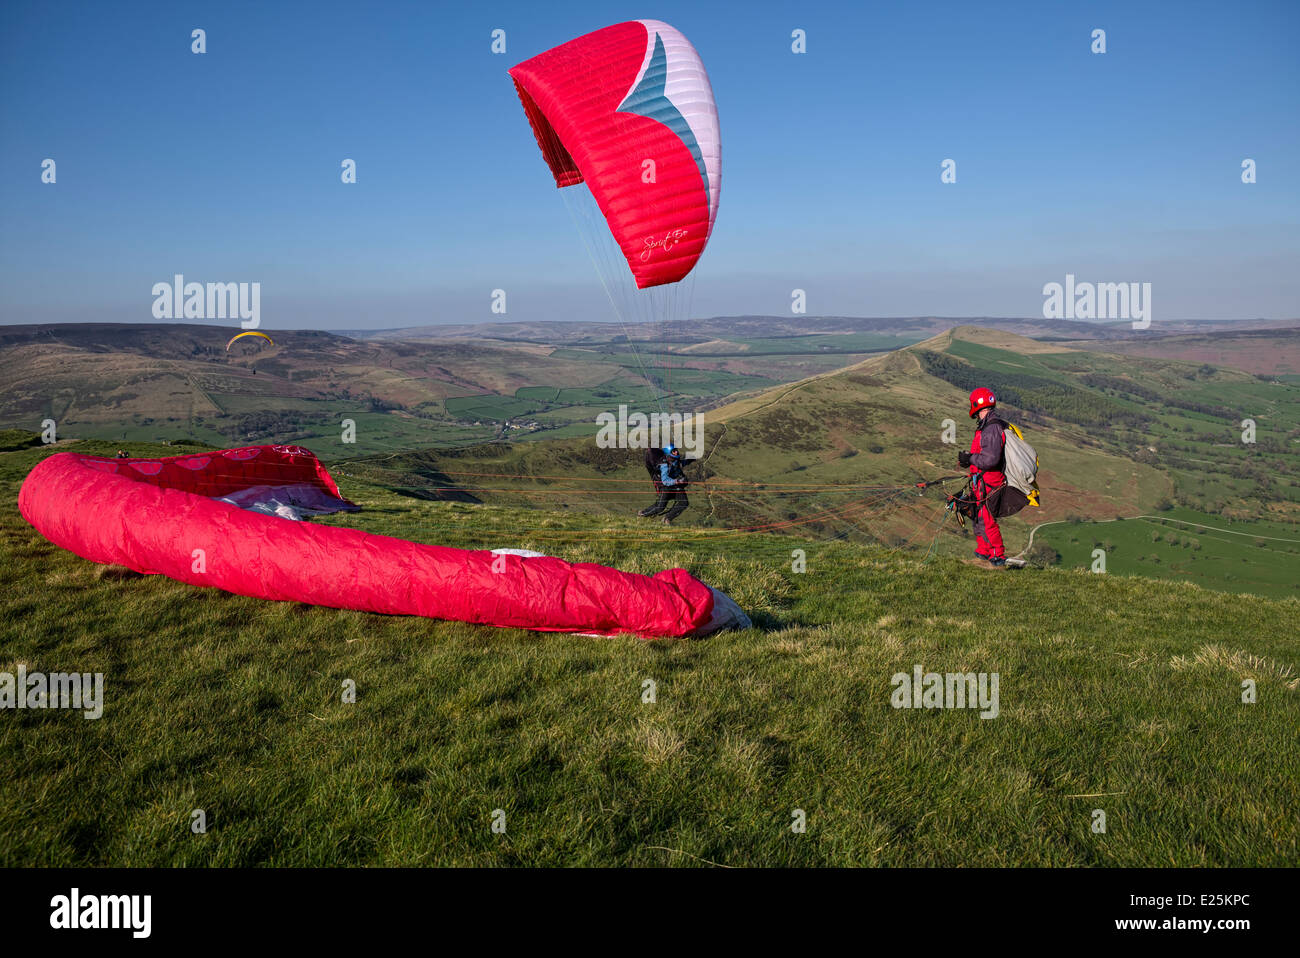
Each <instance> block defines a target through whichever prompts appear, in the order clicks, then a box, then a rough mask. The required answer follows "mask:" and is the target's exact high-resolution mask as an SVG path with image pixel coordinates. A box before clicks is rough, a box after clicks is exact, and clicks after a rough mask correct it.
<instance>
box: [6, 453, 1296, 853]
mask: <svg viewBox="0 0 1300 958" xmlns="http://www.w3.org/2000/svg"><path fill="white" fill-rule="evenodd" d="M65 448H73V447H65ZM75 448H80V449H83V450H86V451H101V452H107V451H109V450H110V449H111V448H112V447H111V446H109V445H107V444H94V443H86V444H79V445H77V446H75ZM131 451H132V452H133V453H134V454H137V455H145V454H161V453H167V452H174V451H175V450H174V449H171V448H165V447H146V446H140V447H134V448H132V449H131ZM49 452H50V450H48V449H42V448H25V449H24V448H18V449H11V450H10V451H6V452H3V453H0V501H3V503H4V505H3V508H2V509H0V573H2V574H3V576H4V580H5V582H6V583H7V584H8V586H9V587H8V588H6V589H5V590H4V594H3V598H0V603H2V608H0V623H3V624H2V625H0V630H2V633H3V641H2V642H0V671H10V672H12V671H13V670H15V669H16V668H17V666H18V664H19V663H23V664H25V665H26V666H27V667H28V668H29V669H33V670H36V669H45V670H51V671H53V670H71V669H77V670H83V671H92V672H94V671H99V672H103V673H104V674H105V677H106V679H105V681H106V705H105V710H104V715H103V718H102V719H100V720H98V721H85V720H83V719H82V718H80V717H79V716H77V715H75V714H69V713H58V712H38V711H14V712H5V713H4V714H0V744H2V745H3V747H4V748H5V754H6V755H7V756H8V759H7V761H6V762H5V763H4V765H3V768H2V769H0V834H4V835H5V836H6V837H7V840H6V842H5V844H4V845H3V847H0V865H4V866H14V865H32V864H39V865H73V864H78V865H79V864H93V865H152V864H163V865H188V866H200V865H228V866H246V865H256V864H270V865H341V864H350V865H362V864H366V865H492V864H527V865H611V864H620V865H686V866H694V865H706V864H717V865H730V866H737V865H840V866H842V865H891V866H914V865H950V866H964V865H971V864H980V865H1128V866H1155V865H1176V866H1194V865H1288V864H1293V863H1294V862H1295V860H1296V857H1297V854H1298V853H1300V847H1298V837H1300V836H1298V833H1300V824H1298V823H1297V818H1296V816H1295V813H1294V810H1295V808H1296V807H1297V805H1298V804H1300V757H1298V756H1297V753H1296V750H1295V749H1294V748H1290V747H1287V743H1290V742H1292V741H1294V738H1295V734H1296V729H1297V727H1300V691H1298V688H1297V686H1298V685H1300V682H1298V681H1297V678H1296V668H1297V661H1298V660H1300V647H1298V644H1297V641H1296V638H1295V630H1294V629H1293V628H1290V627H1289V623H1292V622H1294V621H1295V619H1296V615H1297V613H1298V612H1300V602H1297V601H1296V600H1294V599H1292V600H1289V601H1270V600H1265V599H1258V598H1245V599H1243V598H1242V597H1239V596H1230V595H1225V594H1221V593H1215V592H1210V591H1206V590H1202V589H1199V588H1196V587H1194V586H1191V585H1187V584H1181V583H1166V582H1154V581H1150V580H1146V579H1139V578H1121V577H1117V576H1110V575H1105V576H1102V575H1090V574H1083V573H1078V572H1068V571H1058V570H1052V569H1048V570H1025V571H1021V572H1004V573H990V572H987V571H983V570H978V569H975V568H972V567H970V566H967V565H964V564H962V563H960V562H956V561H952V560H948V559H942V558H939V559H932V560H931V561H929V562H925V563H922V562H920V561H918V560H917V558H916V557H915V556H914V555H911V554H906V553H900V552H896V551H889V550H885V549H881V548H878V547H868V546H861V545H856V544H852V543H848V542H842V541H841V542H834V543H823V542H817V541H812V540H809V541H802V542H801V541H798V540H793V539H791V538H789V537H777V536H766V535H758V534H750V535H745V536H735V535H733V534H729V533H726V532H725V531H717V530H710V529H707V528H703V529H676V528H674V529H665V528H664V527H662V526H658V527H654V526H645V525H639V524H637V523H636V522H634V521H632V520H627V519H618V518H611V517H600V516H596V515H593V514H591V513H590V512H587V511H585V510H584V511H582V512H578V510H576V509H575V510H571V511H570V512H568V513H563V512H557V511H553V510H548V511H546V512H538V511H535V510H526V509H525V510H521V509H512V508H506V507H499V506H476V505H470V504H465V503H448V502H423V501H418V500H414V499H411V498H409V497H404V496H400V495H397V494H394V493H391V492H387V491H385V490H384V489H382V488H379V487H376V486H371V485H365V484H361V483H359V482H358V481H357V480H356V479H354V478H349V477H343V479H342V480H341V485H342V487H343V491H344V493H345V494H346V495H348V496H350V497H352V498H354V499H356V500H357V501H359V502H361V503H362V504H363V505H364V506H365V507H366V511H365V512H363V513H360V514H358V515H353V516H347V517H332V518H331V519H329V520H327V521H330V522H338V523H344V524H348V525H355V526H358V527H361V528H365V529H369V530H372V531H378V532H385V533H389V534H395V535H401V536H405V537H408V538H413V539H417V540H422V541H430V542H441V543H448V544H454V545H461V546H469V547H473V546H487V545H491V546H498V545H517V546H524V547H530V548H536V549H540V550H543V551H547V552H550V553H552V554H555V555H559V556H563V557H565V558H569V559H589V560H593V561H600V562H607V563H611V564H614V565H617V566H619V567H622V568H625V569H631V570H634V571H656V570H658V569H660V568H664V567H669V566H676V565H680V566H683V567H685V568H688V569H690V570H691V571H692V572H695V573H697V574H699V575H701V576H702V577H704V578H706V580H707V581H710V582H712V583H714V584H716V585H717V586H719V587H721V588H723V589H725V590H727V591H729V592H731V593H732V594H733V595H734V596H735V597H736V598H737V599H738V600H739V601H740V602H741V603H742V605H744V606H745V607H746V608H747V609H748V610H749V611H750V612H751V614H753V616H754V618H755V622H756V627H755V628H754V629H751V630H748V631H746V632H743V633H732V634H725V635H720V636H717V637H714V638H712V639H708V640H697V641H669V642H642V641H639V640H637V639H634V638H628V637H624V638H615V639H591V638H583V637H578V636H568V635H537V634H529V633H525V632H519V631H515V630H492V629H487V628H479V627H471V626H465V625H460V624H455V623H441V622H432V621H427V620H420V619H413V618H395V617H382V616H374V615H367V614H362V613H354V612H346V611H335V610H329V609H322V608H311V607H306V606H301V605H295V604H291V603H268V602H261V601H258V600H253V599H244V598H240V597H236V596H230V595H226V594H223V593H219V592H215V591H212V590H203V589H197V588H193V587H189V586H184V585H181V584H178V583H174V582H170V581H167V580H164V579H160V578H152V577H150V578H145V577H138V576H129V575H128V576H122V575H116V574H113V572H112V570H111V569H107V568H105V567H99V566H95V565H92V564H90V563H87V562H84V561H82V560H80V559H77V558H76V557H74V556H72V555H71V554H69V553H66V552H63V551H61V550H59V549H57V548H55V547H53V546H51V545H50V544H48V543H46V542H45V541H44V540H43V539H41V538H40V537H39V536H38V535H37V534H36V533H35V532H34V530H32V529H31V528H30V527H28V526H27V525H26V524H25V523H24V522H23V521H22V519H21V518H20V517H19V516H18V514H17V511H16V506H15V501H16V495H17V489H18V486H19V483H20V481H21V479H22V478H23V476H24V475H25V474H26V472H27V471H28V470H29V469H30V468H31V467H32V466H33V465H34V464H35V463H36V462H37V461H39V459H40V458H41V457H42V456H44V455H47V454H49ZM71 505H75V504H70V506H71ZM795 546H799V547H802V548H805V549H806V551H807V571H806V572H805V573H802V574H798V573H795V572H793V571H792V568H791V564H790V550H791V548H792V547H795ZM992 610H997V611H996V612H993V611H992ZM915 665H920V666H921V667H922V668H923V669H924V670H927V671H937V672H949V671H953V672H956V671H961V672H966V671H972V672H988V673H992V672H996V673H998V675H999V677H1000V711H999V714H998V716H997V717H996V718H994V719H989V720H985V719H981V718H980V717H979V716H978V714H977V713H975V712H974V711H970V710H950V711H942V710H915V711H913V710H896V709H894V708H892V707H891V706H890V704H889V703H890V695H891V691H892V688H891V676H893V675H894V674H895V673H898V672H910V671H911V670H912V668H913V666H915ZM1248 678H1249V679H1253V680H1255V681H1256V682H1257V683H1258V691H1259V701H1258V703H1257V704H1254V705H1244V704H1242V703H1241V700H1240V698H1241V682H1242V680H1243V679H1248ZM345 679H352V680H354V681H355V682H356V683H357V688H358V699H357V702H356V704H353V705H346V704H343V703H342V702H341V701H340V688H341V683H342V682H343V681H344V680H345ZM647 679H650V680H653V681H654V682H655V683H656V692H657V694H656V699H657V700H656V701H655V703H654V704H643V701H642V694H643V693H642V689H643V682H644V681H645V680H647ZM198 808H201V809H204V810H205V811H206V814H207V817H208V832H207V834H204V835H196V834H193V833H192V832H191V830H190V827H189V826H190V821H191V818H190V815H191V812H192V810H194V809H198ZM496 809H501V810H503V811H504V812H505V815H506V825H507V827H506V831H505V833H504V834H496V833H494V832H493V831H492V830H491V827H490V825H491V821H492V816H493V813H494V810H496ZM796 809H802V810H803V811H804V812H805V814H806V816H807V823H808V824H807V831H806V832H805V833H803V834H796V833H793V832H792V831H791V828H790V824H791V822H792V814H793V812H794V810H796ZM1095 809H1101V810H1103V811H1105V813H1106V815H1107V831H1106V833H1105V834H1096V833H1093V832H1092V831H1091V830H1090V824H1091V822H1092V821H1093V812H1094V810H1095Z"/></svg>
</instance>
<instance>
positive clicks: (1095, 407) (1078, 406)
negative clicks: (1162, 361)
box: [918, 350, 1154, 429]
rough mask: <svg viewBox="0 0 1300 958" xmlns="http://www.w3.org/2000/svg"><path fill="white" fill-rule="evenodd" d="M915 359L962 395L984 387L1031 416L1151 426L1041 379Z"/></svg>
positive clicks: (925, 356)
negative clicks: (1034, 414)
mask: <svg viewBox="0 0 1300 958" xmlns="http://www.w3.org/2000/svg"><path fill="white" fill-rule="evenodd" d="M918 355H919V356H920V359H921V362H922V364H923V365H924V366H925V370H926V372H928V373H929V374H930V375H931V376H935V377H937V378H939V379H942V380H943V381H944V382H946V383H950V384H951V385H953V386H956V387H957V388H958V389H961V390H963V391H969V390H972V389H975V388H977V387H979V386H987V387H988V388H989V389H992V390H993V392H994V393H995V394H996V395H997V397H998V403H999V404H1010V405H1012V406H1016V407H1018V408H1020V409H1023V410H1025V411H1027V412H1030V413H1036V414H1038V415H1042V416H1051V417H1052V418H1054V419H1060V420H1062V421H1064V422H1073V423H1079V424H1081V425H1096V426H1106V427H1110V428H1114V427H1116V426H1127V427H1129V428H1132V429H1145V428H1147V427H1149V426H1150V425H1151V423H1152V422H1154V419H1153V418H1152V417H1151V416H1148V415H1146V414H1145V413H1138V412H1133V411H1132V410H1129V409H1125V408H1124V407H1123V406H1120V405H1119V404H1118V403H1115V402H1113V401H1111V400H1110V399H1108V398H1106V397H1105V396H1103V395H1099V394H1097V393H1093V392H1089V391H1088V390H1086V389H1078V388H1076V387H1074V386H1070V385H1068V384H1066V383H1061V382H1057V381H1056V380H1053V379H1048V378H1046V377H1044V376H1034V375H1031V374H1028V373H1010V372H1001V371H996V372H995V371H992V370H987V369H978V368H976V367H974V366H970V365H968V364H966V363H963V362H961V361H960V360H958V359H955V358H953V357H951V356H946V355H943V354H942V353H932V352H928V351H926V350H920V351H919V352H918Z"/></svg>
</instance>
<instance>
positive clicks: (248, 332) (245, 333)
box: [226, 329, 275, 352]
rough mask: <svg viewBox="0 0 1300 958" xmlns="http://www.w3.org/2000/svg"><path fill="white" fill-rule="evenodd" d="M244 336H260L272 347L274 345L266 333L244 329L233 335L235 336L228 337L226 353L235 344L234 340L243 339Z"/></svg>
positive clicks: (273, 341)
mask: <svg viewBox="0 0 1300 958" xmlns="http://www.w3.org/2000/svg"><path fill="white" fill-rule="evenodd" d="M245 336H261V337H262V338H263V339H265V340H266V341H267V342H268V343H270V344H271V345H272V346H274V345H275V340H273V339H272V338H271V337H270V336H268V335H266V333H261V332H258V331H257V330H255V329H246V330H244V331H243V332H242V333H235V335H233V336H231V337H230V342H228V343H226V352H230V347H231V346H233V345H234V344H235V341H236V340H239V339H243V338H244V337H245Z"/></svg>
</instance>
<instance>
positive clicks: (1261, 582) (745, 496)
mask: <svg viewBox="0 0 1300 958" xmlns="http://www.w3.org/2000/svg"><path fill="white" fill-rule="evenodd" d="M975 384H988V385H990V386H992V387H993V388H994V389H995V391H996V392H997V393H998V394H999V395H1000V396H1001V397H1003V401H1002V408H1003V411H1004V414H1005V415H1006V416H1008V417H1009V418H1011V419H1012V421H1014V422H1016V423H1018V424H1020V425H1021V426H1023V427H1024V429H1025V431H1026V435H1027V438H1028V439H1029V440H1030V442H1031V443H1033V445H1034V446H1035V448H1036V449H1037V450H1038V452H1039V456H1040V461H1041V462H1042V470H1041V473H1040V485H1041V486H1042V489H1043V497H1042V499H1043V505H1042V507H1041V508H1039V509H1036V510H1034V509H1028V510H1026V511H1025V512H1024V513H1022V514H1021V515H1020V516H1017V517H1015V518H1013V519H1010V520H1007V521H1006V522H1005V523H1004V531H1005V533H1006V536H1007V540H1008V544H1009V546H1011V547H1012V548H1011V551H1012V553H1015V552H1019V551H1021V550H1022V549H1025V548H1026V547H1027V546H1028V545H1029V544H1030V532H1031V530H1032V529H1033V527H1035V526H1039V525H1042V528H1041V530H1040V532H1039V533H1038V534H1037V535H1036V537H1035V539H1034V545H1035V550H1034V554H1033V556H1032V558H1034V559H1035V561H1037V562H1039V563H1040V564H1041V563H1053V562H1060V563H1062V564H1065V565H1066V566H1068V567H1072V568H1090V567H1091V565H1092V561H1093V558H1092V548H1094V546H1092V545H1091V541H1092V539H1091V538H1089V548H1088V549H1086V550H1085V549H1083V541H1082V538H1081V536H1082V537H1083V538H1088V537H1095V538H1096V539H1097V541H1098V542H1101V541H1103V540H1105V541H1109V542H1110V544H1111V548H1110V550H1109V552H1108V557H1109V561H1110V563H1111V565H1110V568H1109V571H1110V572H1111V573H1113V574H1141V575H1154V576H1157V577H1171V576H1180V575H1186V576H1190V577H1192V578H1193V579H1194V580H1195V581H1197V582H1200V583H1201V584H1203V585H1208V586H1211V587H1214V588H1221V589H1226V590H1230V591H1238V592H1258V593H1262V594H1269V595H1290V594H1294V583H1297V582H1300V556H1297V555H1296V554H1295V553H1294V552H1292V551H1291V547H1292V544H1291V543H1287V542H1283V541H1274V540H1284V539H1288V538H1290V539H1296V540H1300V529H1298V528H1297V527H1296V516H1297V514H1300V513H1298V511H1297V505H1298V503H1297V499H1298V498H1300V484H1297V481H1296V477H1297V476H1300V469H1298V467H1300V458H1297V457H1298V456H1300V446H1297V444H1296V443H1295V442H1294V441H1293V438H1294V436H1296V435H1300V388H1297V387H1295V386H1289V385H1280V384H1274V383H1267V382H1263V381H1261V380H1259V379H1258V378H1256V377H1254V376H1250V375H1248V374H1245V373H1241V372H1236V371H1233V370H1223V369H1217V368H1211V367H1208V366H1205V365H1204V364H1200V365H1197V364H1189V363H1182V362H1169V361H1160V360H1152V359H1146V358H1137V357H1125V356H1116V355H1113V354H1099V353H1090V352H1086V351H1081V350H1075V349H1065V348H1063V347H1061V346H1059V345H1056V344H1051V343H1041V342H1037V341H1034V340H1028V339H1024V338H1022V337H1019V336H1016V335H1015V334H1012V333H1009V332H1005V331H998V330H983V329H979V328H976V327H958V328H956V329H954V330H951V331H949V332H947V333H944V334H941V335H940V336H937V337H934V338H932V339H930V340H926V341H925V342H922V343H918V344H916V345H915V346H912V347H909V348H907V349H903V350H899V351H896V352H892V353H888V354H883V355H879V356H875V357H871V358H869V359H866V360H864V361H862V362H859V363H857V364H854V365H852V366H850V367H847V368H843V369H838V370H831V371H828V372H826V373H823V374H820V375H817V376H813V377H810V378H807V379H803V380H800V381H798V382H795V383H789V384H784V385H781V386H776V387H773V388H771V389H768V390H759V391H755V392H753V393H750V394H748V395H747V396H745V398H742V399H739V400H737V401H734V402H732V403H729V404H724V405H722V406H720V407H718V408H716V409H713V410H711V411H709V412H707V413H706V414H705V415H706V421H707V427H706V435H705V442H704V444H703V454H702V457H701V458H702V461H701V462H700V463H697V464H696V465H694V466H692V467H691V468H690V470H689V471H690V472H691V474H692V475H693V477H694V478H696V479H697V480H707V481H697V482H696V484H695V485H694V487H693V491H692V493H691V495H692V502H693V506H692V509H691V511H689V512H687V513H686V514H685V516H684V517H683V519H682V520H681V521H682V522H685V523H687V524H688V525H690V526H692V527H700V528H704V529H709V530H732V531H733V532H736V533H739V534H743V533H744V531H745V530H750V529H758V530H763V531H780V532H784V533H787V534H791V535H796V536H805V537H810V538H817V539H825V538H828V537H842V536H847V537H850V538H853V539H857V540H859V541H876V542H880V543H884V544H888V545H894V546H902V545H907V546H909V547H912V548H915V549H917V550H918V551H919V552H926V551H937V552H939V553H941V554H948V555H966V554H968V553H969V551H970V550H971V540H970V538H969V532H968V531H966V530H962V529H959V528H958V527H957V526H956V524H955V522H951V521H949V522H946V523H941V520H942V519H943V512H942V507H941V503H942V495H941V494H939V493H936V492H933V491H932V492H929V493H927V494H926V495H925V496H920V495H895V494H893V493H890V492H888V491H887V490H888V489H890V488H891V487H892V488H895V489H897V488H899V487H904V486H907V485H910V484H912V483H915V482H917V481H918V480H924V479H932V478H936V477H940V476H945V475H952V474H954V473H956V472H958V471H959V470H958V469H957V468H956V464H955V458H956V452H957V450H958V449H961V448H965V447H966V445H967V444H968V443H969V441H970V430H971V425H970V421H969V419H968V418H967V416H966V396H967V394H968V392H969V391H970V389H971V388H972V387H973V386H974V385H975ZM1242 409H1249V410H1252V411H1253V413H1254V416H1255V417H1256V420H1257V427H1256V436H1255V439H1256V441H1255V443H1254V444H1243V443H1241V442H1236V443H1234V442H1233V440H1234V439H1239V437H1240V431H1241V430H1240V420H1241V419H1242V418H1245V416H1244V414H1242V413H1240V412H1239V410H1242ZM945 420H951V421H952V424H953V426H954V427H955V436H956V439H957V442H956V443H955V444H948V443H946V442H945V441H944V436H943V434H944V432H945V425H944V423H945ZM575 429H576V430H583V431H585V435H580V436H577V437H574V438H569V439H564V440H555V441H551V442H546V443H542V444H540V445H537V444H523V445H521V444H494V445H489V446H483V447H474V448H468V449H459V450H440V451H436V452H427V453H419V454H410V455H399V456H387V455H385V456H382V457H361V458H360V459H358V460H355V461H352V462H348V463H345V464H342V465H341V468H342V469H343V470H344V471H345V472H347V473H349V474H352V475H356V476H357V477H360V478H366V479H370V480H373V481H378V482H383V483H385V484H387V485H388V486H389V487H390V488H392V489H395V490H403V491H405V492H407V493H408V494H411V495H418V496H423V497H429V496H434V497H436V496H438V495H444V494H445V495H451V494H452V491H454V493H455V495H457V496H461V495H471V496H473V497H474V498H475V499H476V500H478V501H483V502H490V503H496V504H501V505H513V506H518V505H523V504H531V505H534V506H536V507H538V508H541V509H549V510H556V509H559V510H575V509H578V510H582V511H585V512H591V513H595V514H623V515H628V514H630V513H632V512H634V511H635V509H636V508H639V507H640V506H642V505H644V504H647V502H648V499H649V491H648V484H647V482H646V479H645V474H644V471H643V470H642V468H641V466H640V461H639V454H638V453H636V452H634V451H624V450H603V449H597V448H596V446H595V443H594V433H595V427H594V423H592V424H591V425H588V426H586V427H580V426H575ZM439 489H444V490H448V492H446V493H440V492H439V491H438V490H439ZM882 490H883V491H882ZM887 497H888V501H887V502H886V501H882V500H885V499H886V498H887ZM1173 506H1177V507H1178V508H1179V509H1180V510H1182V511H1181V512H1180V513H1179V514H1181V515H1184V516H1185V517H1186V518H1187V519H1188V520H1189V521H1195V522H1200V523H1202V524H1204V525H1206V526H1209V527H1210V528H1208V529H1206V530H1205V533H1206V535H1205V537H1204V538H1203V541H1202V543H1201V549H1200V550H1197V551H1196V552H1195V553H1193V554H1187V555H1183V554H1182V553H1181V552H1180V553H1179V554H1178V555H1169V556H1163V557H1161V556H1160V555H1159V552H1160V550H1159V549H1155V548H1153V549H1145V550H1139V549H1137V548H1136V547H1135V544H1134V543H1130V542H1129V541H1128V538H1129V537H1128V535H1127V533H1126V534H1125V542H1124V544H1123V547H1122V549H1119V551H1116V550H1117V548H1118V544H1117V543H1116V542H1115V541H1114V537H1115V535H1116V534H1117V532H1118V529H1117V528H1116V527H1114V526H1107V527H1104V528H1100V529H1098V530H1095V531H1092V530H1083V529H1079V528H1077V527H1075V526H1073V525H1069V526H1067V525H1065V523H1066V521H1067V520H1069V521H1070V522H1072V523H1077V522H1079V521H1082V520H1104V521H1107V522H1109V521H1110V520H1113V519H1115V518H1116V517H1122V516H1139V515H1150V514H1153V513H1158V514H1161V515H1163V514H1164V513H1163V512H1162V510H1166V509H1169V508H1171V507H1173ZM1247 520H1254V521H1256V522H1259V523H1262V524H1261V525H1260V526H1259V527H1258V530H1259V535H1260V536H1272V537H1274V540H1270V539H1264V538H1249V537H1246V536H1239V535H1236V534H1230V533H1222V534H1221V533H1218V532H1216V531H1214V530H1215V529H1217V528H1218V527H1220V526H1223V527H1225V528H1226V526H1227V524H1229V523H1237V524H1238V525H1237V526H1236V531H1237V532H1242V531H1248V529H1249V528H1253V527H1246V526H1243V525H1241V523H1243V522H1246V521H1247ZM1151 521H1154V520H1136V522H1137V524H1138V525H1139V526H1142V525H1143V524H1145V523H1149V522H1151ZM1067 532H1068V535H1067ZM1288 533H1289V534H1288ZM1142 535H1145V536H1148V537H1149V536H1150V535H1151V530H1150V529H1146V530H1145V531H1144V532H1143V533H1142ZM1179 548H1181V546H1179ZM1189 548H1190V547H1189ZM1157 560H1158V561H1157ZM1242 560H1244V561H1242Z"/></svg>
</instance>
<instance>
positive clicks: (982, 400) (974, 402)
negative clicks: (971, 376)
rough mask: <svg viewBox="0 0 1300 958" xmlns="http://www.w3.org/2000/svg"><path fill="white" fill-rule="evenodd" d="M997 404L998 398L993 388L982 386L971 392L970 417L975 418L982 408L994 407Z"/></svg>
mask: <svg viewBox="0 0 1300 958" xmlns="http://www.w3.org/2000/svg"><path fill="white" fill-rule="evenodd" d="M997 404H998V399H997V397H996V396H994V395H993V390H992V389H985V388H984V387H983V386H981V387H980V388H979V389H977V390H975V391H974V392H973V393H971V394H970V417H971V418H972V419H974V418H975V415H976V414H977V413H978V412H979V411H980V410H981V409H992V408H993V407H994V406H996V405H997Z"/></svg>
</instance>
